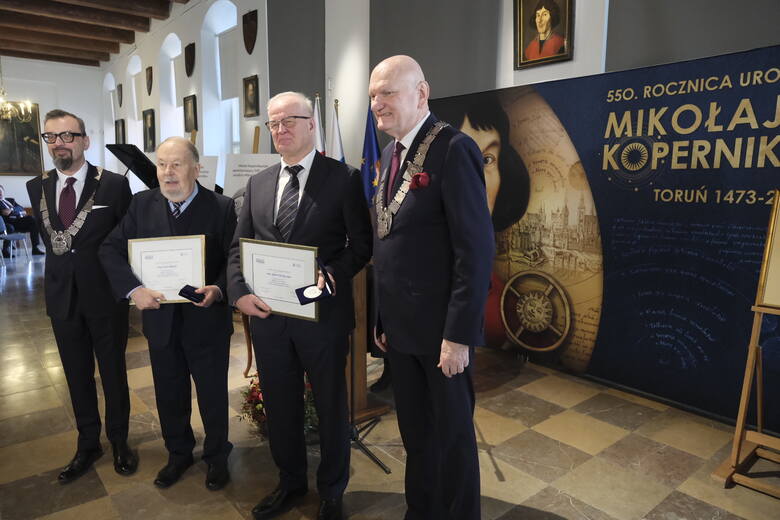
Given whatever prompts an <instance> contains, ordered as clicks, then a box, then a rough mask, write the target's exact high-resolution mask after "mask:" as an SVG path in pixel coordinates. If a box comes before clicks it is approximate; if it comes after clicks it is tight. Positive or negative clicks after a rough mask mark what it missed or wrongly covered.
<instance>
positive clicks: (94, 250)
mask: <svg viewBox="0 0 780 520" xmlns="http://www.w3.org/2000/svg"><path fill="white" fill-rule="evenodd" d="M97 173H98V172H97V168H95V167H94V166H93V165H91V164H90V165H89V168H88V170H87V177H86V180H85V183H84V190H83V191H82V192H81V198H80V199H79V201H78V204H77V205H76V211H77V212H78V211H81V208H82V207H83V206H84V204H86V202H87V200H88V199H89V197H90V195H92V193H94V194H95V204H94V205H95V206H105V207H103V208H95V207H93V208H92V211H90V212H89V214H88V215H87V219H86V221H85V223H84V226H83V227H82V228H81V230H80V231H79V232H78V233H77V234H76V236H75V237H73V244H72V248H71V250H70V252H68V253H65V254H64V255H61V256H57V255H55V254H54V253H52V249H51V241H50V238H49V234H48V233H47V232H46V230H45V229H44V227H43V222H42V221H41V213H40V202H41V192H43V193H44V195H45V197H46V205H47V207H48V208H49V217H50V220H51V223H52V227H53V228H54V229H55V230H63V229H64V228H63V226H62V223H61V222H60V219H59V217H58V216H57V205H56V201H55V196H56V190H55V187H56V184H57V172H56V170H51V171H49V172H47V173H44V174H43V175H42V176H41V177H35V178H34V179H30V180H29V181H28V182H27V193H29V195H30V204H31V205H32V210H33V214H34V215H35V218H36V220H37V221H38V226H39V229H40V232H41V237H43V243H44V244H45V246H46V268H45V274H44V291H45V295H46V313H47V314H48V315H49V316H51V317H52V318H56V319H66V318H68V317H69V316H70V315H71V312H73V311H75V310H76V309H79V310H80V311H81V312H83V313H84V314H85V315H88V316H107V315H110V314H111V313H112V312H114V310H115V308H116V302H115V301H114V298H113V297H112V295H111V286H110V284H109V282H108V278H106V275H105V273H104V272H103V267H102V266H101V265H100V261H99V260H98V247H99V246H100V243H101V242H103V239H104V238H105V237H106V235H108V233H109V232H110V231H111V230H112V229H114V227H115V226H116V225H117V224H118V223H119V221H120V220H121V219H122V217H123V216H124V214H125V212H126V211H127V207H128V205H129V204H130V198H131V197H132V194H131V193H130V186H129V184H128V182H127V179H126V178H125V177H123V176H121V175H117V174H115V173H111V172H109V171H106V170H103V173H102V175H101V176H100V180H98V179H97Z"/></svg>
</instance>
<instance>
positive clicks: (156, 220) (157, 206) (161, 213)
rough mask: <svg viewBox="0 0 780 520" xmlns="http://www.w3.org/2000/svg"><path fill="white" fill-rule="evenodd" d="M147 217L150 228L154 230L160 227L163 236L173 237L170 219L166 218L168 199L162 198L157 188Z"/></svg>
mask: <svg viewBox="0 0 780 520" xmlns="http://www.w3.org/2000/svg"><path fill="white" fill-rule="evenodd" d="M149 217H150V218H149V223H150V224H151V225H152V226H154V227H155V228H156V227H157V226H162V228H163V230H164V231H165V235H164V236H173V235H175V233H174V230H173V227H172V226H171V219H169V218H168V199H166V198H165V197H164V196H163V194H162V192H161V191H160V189H159V188H157V195H156V196H155V197H154V202H153V203H152V208H151V211H150V215H149ZM158 229H159V228H158Z"/></svg>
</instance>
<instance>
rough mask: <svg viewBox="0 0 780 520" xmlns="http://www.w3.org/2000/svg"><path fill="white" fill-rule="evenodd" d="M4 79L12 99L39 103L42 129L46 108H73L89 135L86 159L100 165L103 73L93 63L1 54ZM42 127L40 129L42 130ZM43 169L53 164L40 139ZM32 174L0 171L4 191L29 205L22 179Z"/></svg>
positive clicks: (101, 155)
mask: <svg viewBox="0 0 780 520" xmlns="http://www.w3.org/2000/svg"><path fill="white" fill-rule="evenodd" d="M2 60H3V80H4V82H5V88H6V90H7V91H8V98H9V99H10V100H11V101H23V100H27V99H29V100H30V101H31V102H33V103H38V110H39V114H40V119H41V120H40V124H41V129H43V117H44V116H45V115H46V112H48V111H49V110H53V109H55V108H60V109H62V110H67V111H68V112H72V113H74V114H76V115H77V116H79V117H81V118H82V119H83V120H84V124H85V125H86V127H87V133H88V134H89V138H90V142H91V144H90V148H89V150H87V152H86V154H85V155H86V157H87V160H88V161H89V162H91V163H93V164H97V165H100V166H102V165H103V153H102V151H101V150H102V149H103V142H104V139H103V123H102V121H103V113H102V109H101V107H102V104H101V89H100V86H101V84H102V74H101V73H100V71H99V69H97V68H96V67H86V66H82V65H68V64H65V63H54V62H43V61H36V60H27V59H22V58H9V57H6V56H3V58H2ZM41 131H43V130H41ZM41 154H42V156H43V161H44V163H43V165H44V169H46V170H49V169H51V168H54V164H53V163H52V161H51V157H50V156H49V152H48V150H47V148H46V143H43V142H41ZM31 178H32V177H26V176H15V175H0V184H2V185H3V186H4V187H5V192H6V195H7V196H9V197H12V198H15V199H16V201H17V202H18V203H19V204H21V205H22V206H29V205H30V201H29V198H28V196H27V188H26V187H25V183H26V182H27V181H28V180H29V179H31Z"/></svg>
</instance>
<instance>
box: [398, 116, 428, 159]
mask: <svg viewBox="0 0 780 520" xmlns="http://www.w3.org/2000/svg"><path fill="white" fill-rule="evenodd" d="M430 115H431V111H430V110H429V111H427V112H426V113H425V115H424V116H423V118H422V119H420V120H419V121H418V122H417V124H416V125H414V128H412V130H411V131H410V132H409V133H408V134H406V135H405V136H404V138H403V139H401V144H402V145H404V150H409V148H411V146H412V142H413V141H414V138H415V137H417V133H418V132H419V131H420V128H422V125H423V123H425V121H426V120H427V119H428V117H429V116H430Z"/></svg>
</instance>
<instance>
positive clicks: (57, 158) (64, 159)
mask: <svg viewBox="0 0 780 520" xmlns="http://www.w3.org/2000/svg"><path fill="white" fill-rule="evenodd" d="M51 158H52V160H53V161H54V166H56V167H57V169H58V170H60V171H63V172H64V171H67V170H69V169H70V167H71V166H73V153H72V152H70V150H68V155H57V154H56V153H54V154H52V157H51Z"/></svg>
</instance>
